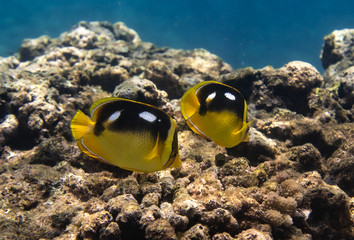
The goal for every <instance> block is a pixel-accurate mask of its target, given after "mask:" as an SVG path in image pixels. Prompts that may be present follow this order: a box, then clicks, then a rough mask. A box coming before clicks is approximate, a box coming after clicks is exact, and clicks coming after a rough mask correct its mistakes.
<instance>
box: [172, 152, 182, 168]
mask: <svg viewBox="0 0 354 240" xmlns="http://www.w3.org/2000/svg"><path fill="white" fill-rule="evenodd" d="M181 166H182V162H181V159H180V158H179V155H178V154H177V155H176V157H175V159H174V161H173V163H172V164H171V166H170V167H172V168H178V167H181Z"/></svg>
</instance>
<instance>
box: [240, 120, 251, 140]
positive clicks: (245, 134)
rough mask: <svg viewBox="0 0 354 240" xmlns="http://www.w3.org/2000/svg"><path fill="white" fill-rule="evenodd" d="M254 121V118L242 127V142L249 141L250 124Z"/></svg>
mask: <svg viewBox="0 0 354 240" xmlns="http://www.w3.org/2000/svg"><path fill="white" fill-rule="evenodd" d="M253 121H254V120H252V121H250V122H248V123H246V125H244V126H243V127H242V129H241V132H242V133H241V136H242V137H241V139H242V142H248V140H249V135H248V131H249V129H250V125H251V123H252V122H253Z"/></svg>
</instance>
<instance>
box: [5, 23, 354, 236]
mask: <svg viewBox="0 0 354 240" xmlns="http://www.w3.org/2000/svg"><path fill="white" fill-rule="evenodd" d="M353 46H354V30H348V29H347V30H341V31H334V32H333V33H332V34H330V35H328V36H326V37H325V43H324V47H323V51H322V54H321V59H322V62H323V66H324V67H325V69H326V71H325V73H324V74H323V75H321V74H320V73H319V71H318V70H316V69H315V68H314V67H313V66H312V65H310V64H308V63H305V62H300V61H294V62H290V63H288V64H286V65H284V66H283V67H281V68H279V69H274V68H272V67H270V66H268V67H265V68H263V69H257V70H255V69H253V68H251V67H249V68H245V69H238V70H233V69H232V68H231V67H230V66H229V65H228V64H226V63H224V62H223V61H222V60H221V59H220V58H219V57H217V56H215V55H213V54H211V53H209V52H208V51H206V50H203V49H194V50H189V51H185V50H177V49H170V48H159V47H156V46H154V45H153V44H151V43H146V42H143V41H141V39H140V38H139V36H138V34H137V33H136V32H135V31H134V30H132V29H129V28H128V27H126V26H125V25H124V23H121V22H118V23H115V24H111V23H108V22H91V23H88V22H80V23H79V24H77V25H76V26H74V27H73V28H72V29H71V30H70V31H69V32H65V33H63V34H62V35H61V36H60V37H59V38H56V39H52V38H49V37H47V36H42V37H40V38H37V39H27V40H24V42H23V44H22V46H21V48H20V50H19V53H18V54H17V55H15V56H10V57H7V58H0V87H1V88H0V156H1V158H0V232H1V235H0V239H6V240H7V239H29V240H30V239H56V240H59V239H63V240H64V239H100V240H106V239H155V240H157V239H171V240H172V239H183V240H187V239H190V240H191V239H193V240H198V239H213V240H231V239H238V240H241V239H243V240H246V239H257V240H261V239H262V240H263V239H304V240H305V239H352V238H353V236H354V235H353V234H354V225H353V221H354V198H353V197H354V188H353V186H354V157H353V154H354V141H353V140H354V123H353V113H354V108H353V102H354V86H353V85H354V48H353ZM205 80H216V81H221V82H225V83H227V84H230V85H232V86H234V87H236V88H237V89H239V90H240V91H241V92H242V93H243V95H244V96H245V98H246V100H247V103H248V105H249V109H248V112H249V115H248V118H249V119H250V120H252V119H254V120H255V121H254V123H253V125H252V127H251V129H250V140H249V142H247V143H241V144H239V145H238V146H236V147H234V148H231V149H225V148H222V147H219V146H217V145H215V144H214V143H213V142H210V141H207V140H205V139H203V138H201V137H200V136H198V135H196V134H194V133H193V132H192V131H191V130H190V129H189V128H188V127H187V125H186V123H185V121H184V120H183V117H182V115H181V112H180V109H179V99H180V97H181V96H182V95H183V93H184V92H185V91H186V90H187V89H189V88H190V87H192V86H193V85H195V84H196V83H198V82H201V81H205ZM107 96H119V97H125V98H129V99H135V100H138V101H143V102H147V103H150V104H153V105H155V106H158V107H160V108H161V109H163V110H164V111H166V112H167V113H168V114H170V115H171V116H172V117H173V118H174V119H175V120H176V121H177V125H178V131H179V133H178V138H179V152H180V156H181V159H182V162H183V165H182V167H181V168H177V169H168V170H164V171H159V172H155V173H149V174H142V173H136V172H130V171H126V170H122V169H120V168H117V167H113V166H110V165H106V164H103V163H100V162H98V161H96V160H95V159H92V158H90V157H88V156H86V155H85V154H83V153H81V151H80V150H79V149H78V147H77V146H76V143H75V142H74V141H73V139H72V136H71V133H70V128H69V124H70V121H71V119H72V117H73V115H74V114H75V112H76V111H77V110H78V109H81V110H83V111H84V112H85V113H88V109H89V107H90V105H91V104H92V103H93V102H94V101H95V100H97V99H100V98H102V97H107Z"/></svg>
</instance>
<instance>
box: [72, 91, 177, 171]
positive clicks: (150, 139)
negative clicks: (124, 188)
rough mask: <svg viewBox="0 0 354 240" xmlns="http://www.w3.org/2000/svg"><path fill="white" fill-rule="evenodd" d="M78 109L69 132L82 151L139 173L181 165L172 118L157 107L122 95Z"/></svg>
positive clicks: (174, 124)
mask: <svg viewBox="0 0 354 240" xmlns="http://www.w3.org/2000/svg"><path fill="white" fill-rule="evenodd" d="M90 113H91V119H90V118H89V117H88V116H86V115H85V114H84V113H83V112H81V111H80V110H79V111H78V112H77V113H76V115H75V116H74V118H73V120H72V121H71V131H72V134H73V137H74V139H75V140H76V141H77V144H78V146H79V148H80V149H81V151H83V152H84V153H86V154H87V155H89V156H92V157H94V158H97V159H99V160H101V161H103V162H105V163H108V164H112V165H115V166H118V167H120V168H123V169H127V170H131V171H138V172H154V171H159V170H162V169H166V168H168V167H179V166H181V160H180V158H179V155H178V143H177V133H176V123H175V121H174V120H173V119H172V118H171V117H170V116H169V115H167V114H166V113H165V112H163V111H161V110H160V109H158V108H156V107H154V106H151V105H148V104H145V103H140V102H136V101H132V100H127V99H123V98H104V99H101V100H99V101H97V102H95V103H94V104H93V105H92V106H91V108H90Z"/></svg>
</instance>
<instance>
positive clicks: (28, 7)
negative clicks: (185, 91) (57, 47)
mask: <svg viewBox="0 0 354 240" xmlns="http://www.w3.org/2000/svg"><path fill="white" fill-rule="evenodd" d="M82 20H86V21H104V20H106V21H110V22H112V23H114V22H117V21H123V22H125V23H126V24H127V26H128V27H130V28H133V29H134V30H136V31H137V32H138V33H139V35H140V37H141V38H142V40H143V41H148V42H152V43H154V44H155V45H157V46H160V47H162V46H168V47H173V48H182V49H193V48H205V49H207V50H209V51H211V52H212V53H215V54H217V55H218V56H220V57H221V58H222V59H223V60H224V61H226V62H228V63H229V64H231V65H232V67H234V68H242V67H246V66H252V67H253V68H262V67H264V66H266V65H272V66H274V67H281V66H282V65H284V64H286V63H287V62H289V61H293V60H301V61H306V62H309V63H311V64H313V65H314V66H315V67H317V68H318V69H319V70H320V71H323V69H322V66H321V62H320V59H319V55H320V52H321V47H322V44H323V37H324V36H325V35H327V34H329V33H331V32H332V31H333V30H336V29H343V28H354V1H353V0H335V1H334V0H322V1H318V0H298V1H280V0H278V1H276V0H263V1H262V0H218V1H211V0H179V1H175V0H165V1H163V0H122V1H115V0H104V1H99V0H32V1H29V0H6V1H5V0H0V30H1V31H0V56H4V57H5V56H9V55H11V54H13V53H15V52H17V50H18V48H19V46H20V45H21V42H22V40H23V39H24V38H36V37H39V36H41V35H44V34H46V35H49V36H51V37H58V36H59V34H60V33H62V32H64V31H68V30H69V29H70V28H71V27H72V26H73V25H75V24H76V23H78V22H79V21H82Z"/></svg>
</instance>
